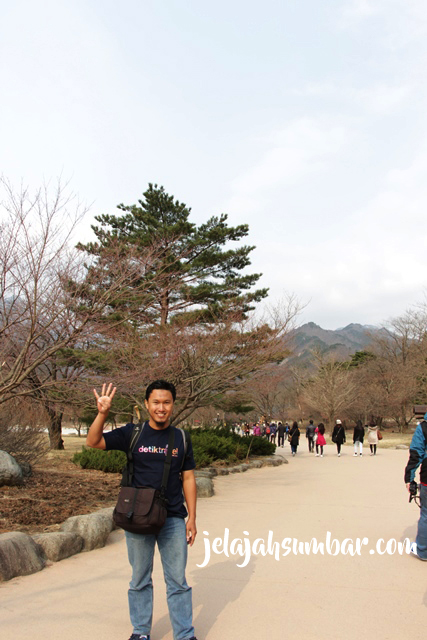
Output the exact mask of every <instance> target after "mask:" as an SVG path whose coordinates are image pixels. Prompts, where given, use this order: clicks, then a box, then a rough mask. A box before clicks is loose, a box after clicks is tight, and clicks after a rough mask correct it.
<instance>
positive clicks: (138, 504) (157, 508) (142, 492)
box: [113, 424, 175, 534]
mask: <svg viewBox="0 0 427 640" xmlns="http://www.w3.org/2000/svg"><path fill="white" fill-rule="evenodd" d="M143 428H144V425H142V424H137V425H136V426H135V428H134V430H133V432H132V436H131V441H130V444H129V448H128V451H127V459H128V462H127V465H126V467H125V469H124V470H123V475H122V486H121V487H120V491H119V496H118V499H117V504H116V506H115V508H114V511H113V520H114V522H115V524H116V525H117V526H118V527H120V528H121V529H124V530H125V531H130V532H131V533H141V534H157V533H159V531H160V529H161V528H162V527H163V525H164V524H165V522H166V518H167V515H168V513H167V502H168V501H167V498H166V487H167V484H168V478H169V471H170V467H171V462H172V449H173V447H174V442H175V433H174V429H173V428H171V430H170V433H169V441H168V452H167V454H166V458H165V463H164V466H163V477H162V485H161V487H160V489H153V488H152V487H133V486H132V482H133V455H132V451H133V448H134V447H135V445H136V442H137V440H138V438H139V436H140V434H141V432H142V430H143Z"/></svg>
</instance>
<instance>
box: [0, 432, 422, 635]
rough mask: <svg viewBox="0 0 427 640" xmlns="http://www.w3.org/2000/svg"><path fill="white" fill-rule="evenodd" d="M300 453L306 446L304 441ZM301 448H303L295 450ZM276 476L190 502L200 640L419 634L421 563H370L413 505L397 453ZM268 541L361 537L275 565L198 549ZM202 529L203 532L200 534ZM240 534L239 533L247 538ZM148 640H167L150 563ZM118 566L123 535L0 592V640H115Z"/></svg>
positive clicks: (122, 597) (347, 451)
mask: <svg viewBox="0 0 427 640" xmlns="http://www.w3.org/2000/svg"><path fill="white" fill-rule="evenodd" d="M304 445H305V442H304ZM302 449H304V446H303V448H302ZM278 451H279V452H280V453H284V455H285V457H287V458H288V459H289V464H287V465H283V466H281V467H279V468H264V469H260V470H252V471H248V472H246V473H244V474H237V475H233V476H228V477H221V478H217V479H216V480H215V490H216V495H215V497H213V498H211V499H206V500H200V501H199V507H198V528H199V534H198V539H197V542H196V544H195V545H194V547H193V548H192V549H191V550H190V559H189V565H188V572H187V577H188V581H189V583H190V584H191V585H192V586H193V589H194V591H193V602H194V619H195V627H196V632H197V636H198V638H199V640H245V639H247V638H253V639H254V640H255V639H256V638H262V639H263V640H264V639H265V638H268V639H269V640H283V639H286V640H294V639H295V640H297V639H298V640H312V639H313V640H314V639H316V640H335V639H337V640H338V639H340V640H341V639H342V638H345V639H348V640H353V639H354V640H356V639H357V640H359V638H360V637H361V636H362V637H363V638H365V639H366V640H386V639H387V640H394V639H396V640H397V639H400V638H411V640H418V639H421V638H422V639H423V640H424V638H425V636H426V628H425V625H426V621H427V590H426V583H427V580H426V577H427V563H423V562H421V561H418V560H417V559H416V558H413V557H410V556H406V555H402V556H400V555H398V553H397V552H396V553H395V554H394V555H387V554H386V555H379V554H378V553H374V554H370V553H369V550H372V549H374V548H375V543H376V541H377V540H378V539H379V538H383V539H384V540H385V541H387V540H389V539H396V540H400V539H402V538H404V537H405V536H410V537H411V539H413V537H414V535H415V532H416V522H417V520H418V513H419V512H418V508H417V507H416V506H414V505H413V504H411V505H409V504H408V497H407V492H406V489H405V487H404V484H403V481H402V474H403V469H404V466H405V464H406V460H407V452H406V451H396V450H381V449H380V451H379V453H378V455H377V456H376V457H370V456H369V455H366V454H365V455H364V456H363V458H354V457H353V456H352V450H351V448H350V447H345V448H344V453H343V455H342V456H341V458H337V457H336V455H333V453H332V446H329V447H326V456H325V457H324V458H315V457H314V456H313V455H310V454H308V452H306V451H305V450H301V453H298V455H297V456H296V457H295V458H291V457H290V456H289V448H288V445H286V447H285V449H280V450H278ZM226 528H228V529H229V539H230V542H231V540H232V539H234V538H247V539H249V540H250V541H251V543H254V542H255V540H256V538H264V539H267V537H268V532H269V530H271V531H272V532H273V534H272V536H273V541H278V542H281V541H282V540H283V539H284V538H296V539H298V541H302V542H309V541H310V540H311V538H313V537H316V538H317V540H318V541H319V542H321V541H326V536H327V532H328V531H330V532H331V534H332V538H336V539H338V540H339V541H340V542H342V541H343V540H344V539H345V538H353V539H354V540H355V539H356V538H357V537H359V538H364V537H367V538H368V539H369V543H368V544H367V545H366V546H364V547H363V550H362V555H361V556H354V557H351V556H349V555H345V556H344V555H341V554H339V555H337V556H331V555H328V554H326V553H325V555H324V556H322V555H321V554H320V553H318V554H317V555H314V554H311V555H301V554H298V555H295V554H293V553H290V554H289V555H288V556H286V557H280V559H279V560H276V559H275V558H274V556H272V555H266V556H263V555H256V556H254V555H252V557H251V559H250V562H249V563H248V564H247V566H245V567H242V568H239V567H237V566H236V565H237V564H240V563H241V562H242V558H241V557H240V556H238V555H236V556H232V555H230V557H226V556H225V555H224V554H221V555H217V554H212V556H211V559H210V562H209V563H208V564H207V566H206V567H205V568H199V567H197V564H202V563H203V561H204V558H205V543H204V541H205V540H207V539H209V540H210V542H211V543H212V541H213V539H214V538H215V537H220V538H224V531H225V529H226ZM203 532H208V534H209V536H207V535H204V533H203ZM244 532H247V533H246V534H245V533H244ZM154 580H155V610H154V626H153V630H152V635H151V638H152V640H171V639H172V634H171V632H170V626H169V620H168V616H167V608H166V601H165V589H164V583H163V579H162V576H161V567H160V562H159V558H157V562H155V569H154ZM128 581H129V567H128V565H127V559H126V549H125V543H124V539H123V533H122V532H119V531H117V532H114V533H113V534H112V535H111V536H110V542H109V544H108V545H107V546H106V547H105V548H104V549H99V550H96V551H92V552H90V553H82V554H80V555H78V556H74V557H73V558H69V559H68V560H64V561H62V562H59V563H57V564H55V565H52V566H51V567H48V568H47V569H45V570H44V571H42V572H40V573H38V574H34V575H31V576H27V577H24V578H16V579H14V580H11V581H10V582H7V583H3V584H2V585H0V630H1V631H0V636H1V638H2V640H14V639H15V638H31V639H32V640H51V639H53V638H61V640H75V639H78V640H89V639H90V640H93V639H94V638H100V639H101V638H102V640H126V638H128V637H129V636H130V633H131V630H130V626H129V622H128V617H127V595H126V590H127V584H128Z"/></svg>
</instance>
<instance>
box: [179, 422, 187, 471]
mask: <svg viewBox="0 0 427 640" xmlns="http://www.w3.org/2000/svg"><path fill="white" fill-rule="evenodd" d="M178 428H179V430H180V431H181V434H182V441H183V443H184V457H183V458H182V463H181V469H182V467H183V466H184V462H185V457H186V455H187V451H188V434H187V433H186V432H185V431H184V429H182V428H181V427H178Z"/></svg>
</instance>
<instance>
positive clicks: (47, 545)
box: [32, 531, 84, 562]
mask: <svg viewBox="0 0 427 640" xmlns="http://www.w3.org/2000/svg"><path fill="white" fill-rule="evenodd" d="M32 537H33V540H34V541H35V542H36V543H37V544H38V545H39V546H40V547H41V548H42V549H43V552H44V554H45V556H46V558H47V559H48V560H51V561H52V562H58V561H59V560H64V558H69V557H70V556H73V555H75V554H76V553H80V551H81V550H82V549H83V545H84V540H83V538H82V537H81V536H80V535H79V534H78V533H66V532H65V531H54V532H52V533H36V534H34V535H33V536H32Z"/></svg>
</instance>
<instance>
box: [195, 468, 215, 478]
mask: <svg viewBox="0 0 427 640" xmlns="http://www.w3.org/2000/svg"><path fill="white" fill-rule="evenodd" d="M194 475H195V477H196V478H213V477H214V476H213V474H212V473H211V472H210V471H206V469H201V470H200V471H195V472H194Z"/></svg>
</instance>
